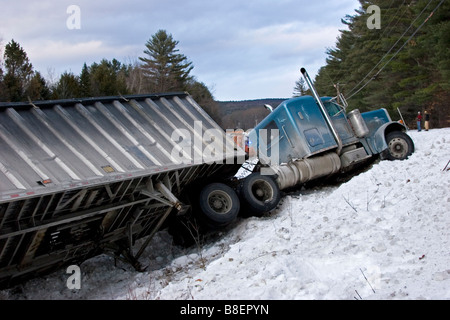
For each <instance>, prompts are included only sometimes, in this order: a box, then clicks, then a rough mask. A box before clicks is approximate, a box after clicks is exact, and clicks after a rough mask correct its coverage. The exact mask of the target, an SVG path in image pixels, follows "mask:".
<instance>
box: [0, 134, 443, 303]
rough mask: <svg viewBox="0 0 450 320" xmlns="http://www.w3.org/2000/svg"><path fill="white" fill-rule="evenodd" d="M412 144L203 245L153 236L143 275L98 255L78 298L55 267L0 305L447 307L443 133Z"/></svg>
mask: <svg viewBox="0 0 450 320" xmlns="http://www.w3.org/2000/svg"><path fill="white" fill-rule="evenodd" d="M409 134H410V136H411V137H412V138H413V140H414V143H415V146H416V152H415V153H414V154H413V155H412V156H411V157H410V158H409V159H408V160H406V161H393V162H391V161H381V162H377V163H375V164H374V165H373V166H372V167H371V168H370V169H369V170H367V171H365V172H363V173H361V174H359V175H357V176H354V177H353V178H352V179H351V180H349V181H347V182H346V183H343V184H341V185H340V186H328V187H322V188H318V189H317V190H302V191H300V192H299V193H296V194H290V195H288V196H286V197H285V198H283V200H282V202H281V204H280V206H279V208H278V209H277V210H275V211H274V212H272V213H270V214H269V215H266V216H264V217H262V218H248V219H241V220H239V221H238V222H236V224H235V225H233V226H232V227H231V228H229V229H228V230H226V231H223V232H222V233H221V234H218V235H217V237H216V239H213V240H211V239H210V240H209V241H207V242H206V243H204V244H199V245H198V246H194V247H193V248H189V249H181V248H179V247H174V246H172V244H171V241H172V240H171V237H170V236H169V235H168V234H167V232H165V231H161V232H159V233H158V234H157V235H156V237H155V238H154V239H153V240H152V243H151V245H150V246H149V247H148V248H147V249H146V251H145V253H144V255H143V256H142V257H141V258H140V261H141V262H142V264H143V265H146V266H148V269H147V271H146V272H137V271H135V270H134V269H133V268H132V267H130V266H129V265H127V264H124V263H122V262H117V263H116V266H115V265H114V259H113V258H112V257H109V256H106V255H101V256H98V257H95V258H92V259H90V260H88V261H85V262H84V263H83V264H81V265H80V266H79V267H80V270H81V288H80V289H68V288H67V280H68V278H69V277H70V274H68V273H66V270H65V269H62V270H60V271H58V272H55V273H53V274H51V275H49V276H47V277H45V278H44V277H43V278H38V279H33V280H30V281H28V282H26V283H24V284H22V285H19V286H16V287H14V288H11V289H8V290H3V291H0V299H107V300H111V299H130V300H132V299H139V300H141V299H162V300H191V299H192V300H205V299H208V300H231V299H232V300H261V299H267V300H294V299H327V300H328V299H339V300H349V299H351V300H353V299H364V300H368V299H375V300H379V299H408V300H409V299H450V232H449V230H450V171H444V170H443V169H444V167H445V166H446V165H447V163H448V162H449V161H450V128H445V129H434V130H430V131H428V132H425V131H422V132H416V131H409ZM449 167H450V164H449Z"/></svg>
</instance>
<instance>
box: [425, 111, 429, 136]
mask: <svg viewBox="0 0 450 320" xmlns="http://www.w3.org/2000/svg"><path fill="white" fill-rule="evenodd" d="M428 129H430V114H429V113H428V112H427V111H425V131H428Z"/></svg>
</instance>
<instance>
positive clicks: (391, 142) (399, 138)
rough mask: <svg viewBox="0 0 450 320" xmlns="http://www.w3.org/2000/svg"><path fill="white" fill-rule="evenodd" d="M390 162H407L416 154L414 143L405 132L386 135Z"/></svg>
mask: <svg viewBox="0 0 450 320" xmlns="http://www.w3.org/2000/svg"><path fill="white" fill-rule="evenodd" d="M386 143H387V145H388V149H387V152H386V158H387V159H388V160H405V159H407V158H408V157H409V156H410V155H411V154H412V153H413V152H414V142H413V141H412V139H411V138H410V137H409V136H408V135H407V134H406V133H404V132H401V131H393V132H390V133H388V134H387V135H386Z"/></svg>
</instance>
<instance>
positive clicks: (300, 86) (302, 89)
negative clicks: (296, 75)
mask: <svg viewBox="0 0 450 320" xmlns="http://www.w3.org/2000/svg"><path fill="white" fill-rule="evenodd" d="M307 94H310V93H309V89H308V86H307V85H306V81H305V79H303V78H300V79H299V80H297V81H296V82H295V87H294V92H293V96H294V97H301V96H305V95H307Z"/></svg>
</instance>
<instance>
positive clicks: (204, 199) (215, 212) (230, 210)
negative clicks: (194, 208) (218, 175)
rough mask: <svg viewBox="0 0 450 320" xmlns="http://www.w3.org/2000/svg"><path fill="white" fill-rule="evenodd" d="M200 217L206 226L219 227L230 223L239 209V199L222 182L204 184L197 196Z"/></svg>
mask: <svg viewBox="0 0 450 320" xmlns="http://www.w3.org/2000/svg"><path fill="white" fill-rule="evenodd" d="M199 206H200V211H201V213H202V218H203V219H204V220H206V221H205V222H206V224H207V225H208V227H210V228H211V227H212V228H217V227H218V228H221V227H225V226H227V225H229V224H230V223H232V222H233V221H234V220H235V219H236V217H237V215H238V214H239V210H240V201H239V197H238V196H237V194H236V192H235V191H234V190H233V189H232V188H231V187H229V186H227V185H226V184H223V183H217V182H215V183H211V184H208V185H206V186H205V187H204V188H203V189H202V190H201V191H200V196H199Z"/></svg>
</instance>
